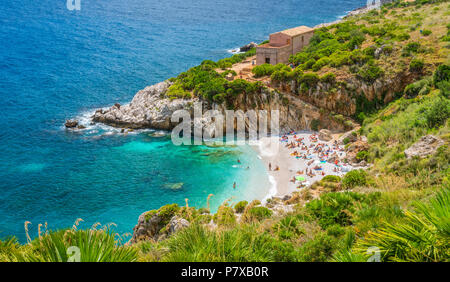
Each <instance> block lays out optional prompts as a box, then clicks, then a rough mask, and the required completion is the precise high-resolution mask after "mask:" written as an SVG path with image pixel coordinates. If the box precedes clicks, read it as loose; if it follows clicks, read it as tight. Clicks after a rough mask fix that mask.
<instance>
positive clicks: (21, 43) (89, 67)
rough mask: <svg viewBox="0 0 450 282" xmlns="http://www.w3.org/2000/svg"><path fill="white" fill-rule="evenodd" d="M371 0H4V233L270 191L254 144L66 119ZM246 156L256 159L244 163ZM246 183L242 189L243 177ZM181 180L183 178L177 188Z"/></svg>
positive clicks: (0, 119)
mask: <svg viewBox="0 0 450 282" xmlns="http://www.w3.org/2000/svg"><path fill="white" fill-rule="evenodd" d="M364 3H365V0H339V1H337V0H288V1H283V0H282V1H268V0H251V1H249V0H165V1H159V0H158V1H157V0H126V1H123V0H122V1H121V0H81V10H80V11H69V10H67V8H66V1H65V0H57V1H56V0H39V1H34V0H12V1H6V0H5V1H2V3H1V5H0V237H3V236H7V235H12V234H14V235H16V236H18V237H19V239H20V240H21V241H24V238H25V236H24V229H23V223H24V221H26V220H28V221H31V222H32V225H31V228H30V230H31V235H33V236H36V234H37V233H36V232H37V226H38V224H39V223H44V222H48V225H49V227H50V228H53V229H54V228H61V227H68V226H71V225H72V224H73V222H74V221H75V220H76V219H77V218H82V219H83V220H84V223H83V224H82V227H90V226H91V225H92V224H93V223H94V222H101V223H102V224H106V223H110V222H114V223H115V224H117V227H116V228H117V230H118V231H119V232H121V233H124V232H131V231H132V227H133V226H134V225H135V223H136V221H137V217H138V216H139V214H141V213H142V212H144V211H146V210H150V209H154V208H158V207H160V206H161V205H164V204H167V203H172V202H176V203H179V204H184V203H185V198H189V204H190V205H195V206H198V207H201V206H205V205H206V197H207V196H208V194H210V193H213V194H214V195H215V196H214V197H213V198H211V205H212V207H213V208H214V207H217V206H218V204H219V203H220V202H222V201H223V200H225V199H227V198H230V197H235V198H234V200H239V199H253V198H261V199H262V198H263V197H264V195H265V194H266V193H267V191H268V190H269V186H270V185H269V184H268V179H267V176H266V174H265V170H264V169H265V168H264V167H262V165H261V163H260V162H259V161H258V159H257V158H256V156H255V155H254V153H252V151H251V150H250V149H249V148H247V147H239V148H208V147H174V146H173V145H172V144H171V142H170V140H169V139H167V138H165V137H154V136H153V135H152V132H140V133H136V134H130V135H128V136H122V135H119V134H115V132H114V131H113V130H110V129H108V128H106V127H98V128H97V127H93V128H89V129H88V130H85V131H83V132H81V133H74V132H68V131H66V130H64V128H63V124H64V120H65V119H68V118H86V117H87V116H88V115H89V113H91V112H92V110H94V109H95V108H99V107H105V106H108V105H111V104H113V103H116V102H119V103H125V102H127V101H129V100H130V99H131V98H132V97H133V95H134V94H135V92H137V91H138V90H139V89H142V88H144V87H145V86H147V85H151V84H154V83H156V82H159V81H162V80H164V79H167V78H169V77H172V76H176V75H177V74H178V73H180V72H182V71H184V70H186V69H187V68H189V67H192V66H194V65H196V64H199V63H200V62H201V61H202V60H204V59H212V60H217V59H220V58H223V57H226V56H229V55H230V54H229V53H228V52H227V50H229V49H233V48H236V47H239V46H242V45H244V44H246V43H248V42H250V41H255V42H260V41H263V40H265V39H266V38H267V37H268V34H270V33H272V32H276V31H279V30H283V29H286V28H289V27H295V26H298V25H310V26H313V25H316V24H319V23H322V22H327V21H333V20H336V19H338V18H339V16H342V15H344V14H345V13H346V12H347V11H349V10H352V9H354V8H357V7H360V6H362V5H363V4H364ZM238 158H239V159H241V161H242V163H243V164H242V165H243V166H245V167H246V166H247V165H249V166H250V169H249V170H246V169H242V168H240V167H236V160H237V159H238ZM234 181H236V182H237V183H238V185H237V186H238V187H237V189H236V190H233V189H232V185H233V182H234ZM174 187H178V188H180V189H172V188H174Z"/></svg>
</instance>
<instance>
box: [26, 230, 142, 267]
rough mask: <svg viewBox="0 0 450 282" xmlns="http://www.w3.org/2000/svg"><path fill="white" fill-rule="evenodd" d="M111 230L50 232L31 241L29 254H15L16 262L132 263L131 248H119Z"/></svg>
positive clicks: (133, 259)
mask: <svg viewBox="0 0 450 282" xmlns="http://www.w3.org/2000/svg"><path fill="white" fill-rule="evenodd" d="M116 236H117V234H116V233H114V232H112V231H111V230H110V229H108V228H106V229H100V230H96V229H87V230H76V229H63V230H58V231H50V232H48V233H46V234H44V235H43V236H40V237H39V238H36V239H35V240H33V241H32V242H31V245H30V246H29V247H30V248H31V249H32V252H29V253H25V254H21V255H18V257H17V259H18V260H19V261H41V262H78V261H80V262H132V261H136V259H137V251H136V249H135V248H133V247H129V246H120V245H119V243H120V242H119V240H117V239H116Z"/></svg>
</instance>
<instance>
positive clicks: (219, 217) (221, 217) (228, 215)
mask: <svg viewBox="0 0 450 282" xmlns="http://www.w3.org/2000/svg"><path fill="white" fill-rule="evenodd" d="M213 218H214V222H215V223H216V224H217V225H219V226H233V225H235V224H236V216H235V215H234V211H233V208H231V207H230V206H229V205H228V204H227V203H224V204H222V205H221V206H220V207H219V209H218V210H217V213H216V214H215V215H214V217H213Z"/></svg>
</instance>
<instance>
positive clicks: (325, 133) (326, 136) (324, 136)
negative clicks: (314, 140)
mask: <svg viewBox="0 0 450 282" xmlns="http://www.w3.org/2000/svg"><path fill="white" fill-rule="evenodd" d="M319 139H320V140H322V141H326V142H328V141H331V139H333V137H332V136H331V131H329V130H328V129H322V130H321V131H319Z"/></svg>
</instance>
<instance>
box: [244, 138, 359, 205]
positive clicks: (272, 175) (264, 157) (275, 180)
mask: <svg viewBox="0 0 450 282" xmlns="http://www.w3.org/2000/svg"><path fill="white" fill-rule="evenodd" d="M340 135H342V134H334V135H333V136H332V139H331V140H330V141H322V140H319V139H318V138H317V141H315V142H313V141H311V139H310V138H314V137H315V136H318V134H317V133H316V132H312V131H299V132H297V133H292V134H289V135H283V136H286V137H287V139H284V140H283V141H282V140H280V139H281V138H282V137H281V136H280V137H279V136H276V137H264V138H262V139H260V140H259V141H258V143H257V144H256V145H252V146H251V148H252V149H253V150H254V151H255V153H256V154H257V155H258V158H259V159H260V160H261V161H262V163H263V165H264V166H265V168H266V173H267V174H268V176H269V181H270V182H271V184H272V186H271V188H270V190H269V191H268V193H267V195H266V197H265V198H264V200H263V201H266V200H268V199H270V198H272V197H281V198H282V197H284V196H287V195H291V194H292V193H293V192H296V191H300V190H299V187H302V189H303V188H306V187H309V186H311V185H312V184H313V183H314V182H316V181H320V180H321V179H322V178H324V177H325V176H327V175H337V176H339V177H342V176H343V175H345V174H346V173H347V172H348V171H350V170H353V169H355V167H353V166H351V165H349V164H344V163H343V160H344V159H345V157H346V153H345V152H344V146H342V145H337V146H334V142H335V141H337V140H338V137H339V136H340ZM300 139H302V141H301V142H297V141H296V140H300ZM290 143H293V144H297V143H298V144H299V145H300V146H302V145H304V146H306V147H308V150H302V148H301V147H296V148H288V147H287V146H286V145H287V144H290ZM269 144H272V145H273V144H275V146H274V147H273V148H271V147H269ZM276 146H278V148H276ZM317 146H318V147H320V146H323V147H325V148H329V150H331V152H330V154H334V153H337V155H338V157H337V159H338V160H339V167H341V168H342V170H341V171H334V168H335V167H336V168H337V167H338V166H337V165H336V164H335V163H334V162H329V161H328V160H327V158H322V160H324V159H326V160H327V162H323V161H322V162H321V161H320V160H321V158H320V157H319V154H317V153H314V152H313V150H314V148H315V147H317ZM296 151H297V153H299V154H304V155H305V156H306V155H307V153H308V151H310V154H309V156H308V158H306V159H305V158H301V157H296V156H293V155H292V154H295V152H296ZM308 163H311V164H310V165H308ZM269 164H271V166H272V170H269ZM277 166H278V167H279V170H277V171H275V168H276V167H277ZM315 166H318V167H320V168H321V169H320V170H314V169H313V168H314V167H315ZM307 169H308V170H312V171H313V173H314V174H315V176H308V175H306V170H307ZM299 172H303V173H299ZM322 172H323V174H322ZM294 177H303V178H304V179H305V181H295V183H294V182H293V181H292V180H293V178H294Z"/></svg>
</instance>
